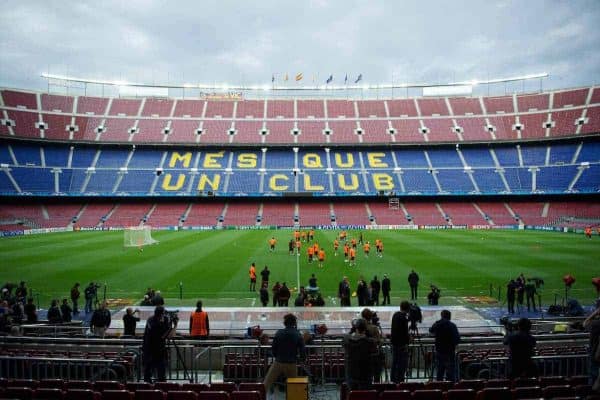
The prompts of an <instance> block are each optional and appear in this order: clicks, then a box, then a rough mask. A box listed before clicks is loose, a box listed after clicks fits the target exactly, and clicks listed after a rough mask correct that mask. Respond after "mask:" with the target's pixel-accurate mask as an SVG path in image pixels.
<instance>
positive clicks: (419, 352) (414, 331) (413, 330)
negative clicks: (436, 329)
mask: <svg viewBox="0 0 600 400" xmlns="http://www.w3.org/2000/svg"><path fill="white" fill-rule="evenodd" d="M408 334H409V335H410V337H411V338H413V341H415V342H416V343H417V346H416V348H415V347H414V346H413V347H411V348H410V353H409V356H408V369H407V373H408V375H409V376H412V373H413V371H412V368H413V365H414V361H415V359H416V360H417V361H418V360H419V358H418V357H419V356H420V357H421V359H422V360H423V363H425V360H426V357H425V349H424V348H423V342H421V335H420V334H419V327H418V326H417V322H416V321H411V322H410V326H409V328H408Z"/></svg>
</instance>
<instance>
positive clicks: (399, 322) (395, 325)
mask: <svg viewBox="0 0 600 400" xmlns="http://www.w3.org/2000/svg"><path fill="white" fill-rule="evenodd" d="M409 311H410V303H409V302H408V301H406V300H405V301H403V302H402V303H400V311H396V312H395V313H394V315H393V316H392V372H391V374H392V376H391V378H390V379H391V381H392V382H394V383H400V382H404V379H405V377H406V370H407V368H408V344H409V342H410V336H409V334H408V312H409Z"/></svg>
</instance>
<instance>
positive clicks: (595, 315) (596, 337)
mask: <svg viewBox="0 0 600 400" xmlns="http://www.w3.org/2000/svg"><path fill="white" fill-rule="evenodd" d="M583 327H584V328H585V329H586V330H587V331H588V332H589V333H590V356H591V357H590V363H591V364H590V384H591V385H594V387H596V389H595V390H596V391H600V389H599V387H600V374H599V373H598V370H599V368H600V361H599V360H597V359H595V356H596V354H597V353H598V346H600V300H598V301H596V310H594V312H592V313H591V314H590V316H589V317H587V318H586V319H585V321H583Z"/></svg>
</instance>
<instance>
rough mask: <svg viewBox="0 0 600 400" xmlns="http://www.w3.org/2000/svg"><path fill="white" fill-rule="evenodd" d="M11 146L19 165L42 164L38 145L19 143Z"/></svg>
mask: <svg viewBox="0 0 600 400" xmlns="http://www.w3.org/2000/svg"><path fill="white" fill-rule="evenodd" d="M11 147H12V150H13V153H14V155H15V158H16V159H17V162H18V163H19V165H22V166H25V165H35V166H38V167H39V166H41V165H42V160H41V159H40V146H31V145H27V144H19V145H14V146H11Z"/></svg>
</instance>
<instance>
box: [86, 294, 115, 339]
mask: <svg viewBox="0 0 600 400" xmlns="http://www.w3.org/2000/svg"><path fill="white" fill-rule="evenodd" d="M110 322H111V318H110V311H108V309H107V308H106V301H103V302H102V303H100V307H99V308H97V309H96V310H95V311H94V313H93V314H92V319H91V321H90V329H91V331H92V333H93V334H94V335H96V336H100V337H104V335H106V330H107V329H108V327H109V326H110Z"/></svg>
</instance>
